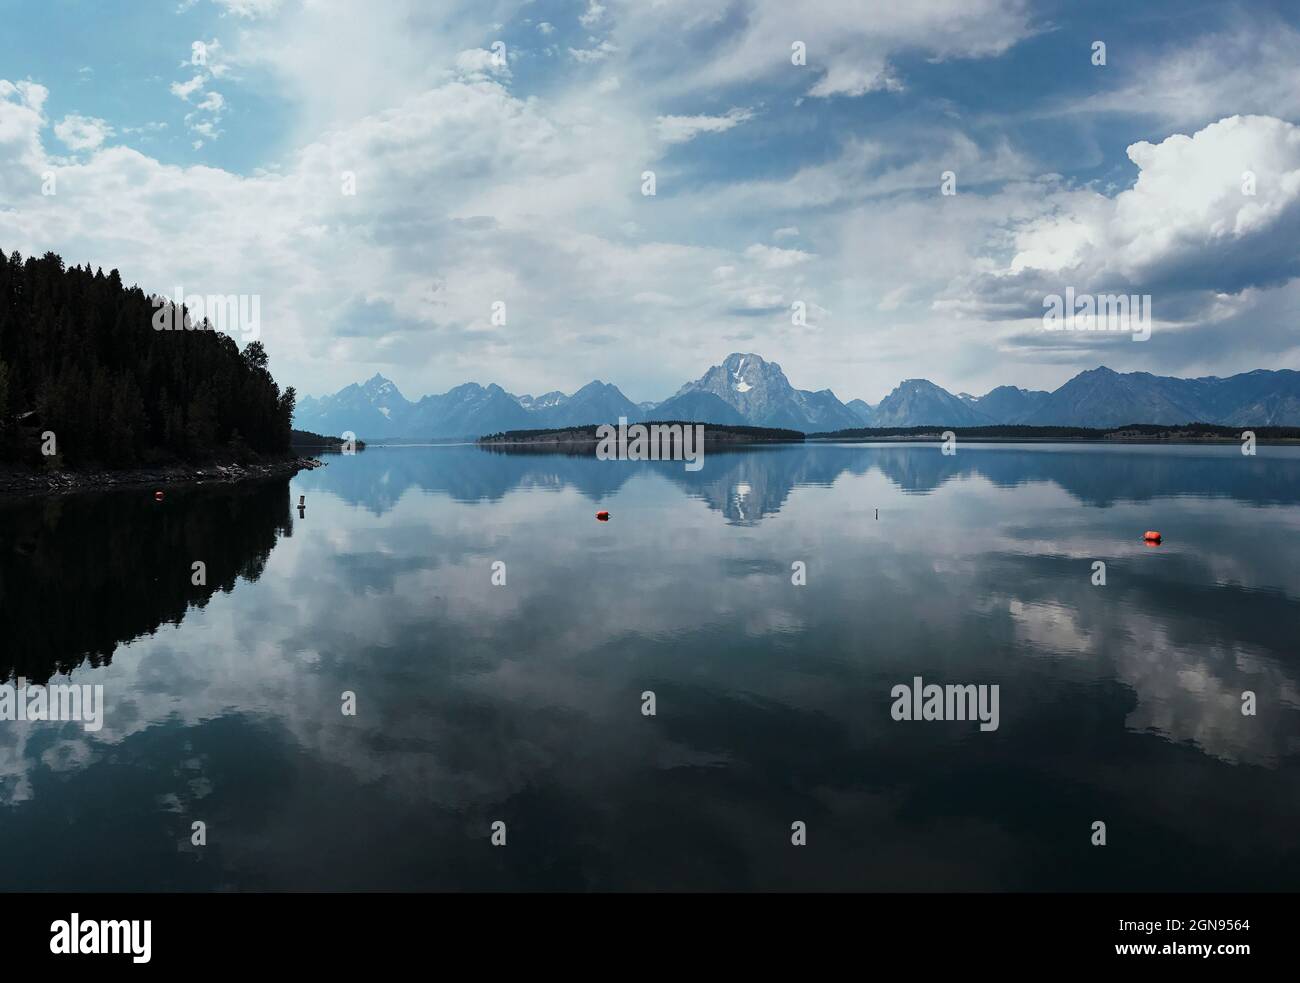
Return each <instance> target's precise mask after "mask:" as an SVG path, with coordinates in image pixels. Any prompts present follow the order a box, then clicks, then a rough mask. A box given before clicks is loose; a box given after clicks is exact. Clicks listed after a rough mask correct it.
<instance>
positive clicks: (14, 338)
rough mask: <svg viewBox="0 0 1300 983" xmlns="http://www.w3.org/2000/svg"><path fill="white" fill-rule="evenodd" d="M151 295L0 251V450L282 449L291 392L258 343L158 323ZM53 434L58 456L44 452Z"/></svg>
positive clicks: (26, 456) (3, 453)
mask: <svg viewBox="0 0 1300 983" xmlns="http://www.w3.org/2000/svg"><path fill="white" fill-rule="evenodd" d="M158 310H159V306H158V305H157V304H155V298H154V297H153V296H152V295H150V294H146V293H145V292H144V291H143V290H141V289H140V288H139V287H130V288H127V287H124V286H123V285H122V280H121V277H120V276H119V275H118V272H117V270H113V271H112V272H110V273H107V274H105V273H104V272H103V270H102V269H101V270H97V271H95V272H93V273H92V272H91V270H90V269H89V267H86V268H84V269H83V268H82V267H79V266H73V267H71V268H65V266H64V264H63V260H62V259H61V258H60V257H59V256H56V255H55V254H54V253H46V254H45V255H44V256H42V257H41V258H40V259H23V257H22V256H21V255H19V253H17V252H13V253H11V254H9V255H8V256H5V254H4V253H3V252H0V459H3V460H5V461H10V462H23V463H28V464H32V465H41V464H46V465H48V464H49V463H51V462H53V463H55V464H57V465H59V466H72V467H78V466H87V465H101V466H102V465H108V466H129V465H132V464H137V463H140V464H153V463H160V462H167V461H177V460H186V461H191V460H203V459H207V458H214V457H225V456H233V457H246V456H249V455H250V454H281V453H284V452H286V451H287V450H288V448H289V432H290V421H291V420H292V418H293V407H294V399H295V394H294V390H293V389H292V388H289V389H286V390H285V391H284V392H283V393H282V392H280V388H279V386H277V385H276V383H275V380H274V379H272V378H271V374H270V372H268V371H267V368H266V364H267V355H266V351H265V349H264V348H263V346H262V344H261V342H259V341H251V342H250V343H249V344H248V345H247V346H246V347H245V348H244V350H243V351H242V352H241V351H240V349H239V346H238V345H237V344H236V342H235V340H234V338H232V337H231V336H230V335H228V334H225V333H223V332H220V331H215V330H211V329H205V327H204V326H205V325H206V323H207V322H203V323H202V324H200V325H198V326H196V328H195V329H194V330H163V331H160V330H156V329H155V327H154V315H155V312H157V311H158ZM46 433H53V434H54V441H53V446H54V447H55V449H56V450H57V454H56V455H54V456H53V457H51V456H50V455H43V454H42V453H41V449H42V446H43V445H45V446H46V447H48V446H49V443H50V442H49V441H48V440H47V439H46V438H45V437H44V435H45V434H46Z"/></svg>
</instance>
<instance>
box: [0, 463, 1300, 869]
mask: <svg viewBox="0 0 1300 983" xmlns="http://www.w3.org/2000/svg"><path fill="white" fill-rule="evenodd" d="M325 460H327V461H328V466H327V467H325V468H321V469H318V470H316V471H306V472H302V473H300V474H299V475H298V476H297V477H296V478H294V479H292V480H288V481H285V480H280V481H273V482H267V483H262V484H258V485H248V486H236V487H213V488H192V489H173V490H169V491H167V493H166V497H165V500H164V501H163V502H161V503H159V502H155V501H154V500H153V496H152V493H151V491H149V490H145V491H117V492H111V493H103V494H93V495H81V496H74V497H68V498H63V499H51V500H48V501H28V502H18V503H14V502H10V503H6V504H4V505H0V557H2V562H0V613H2V614H3V618H4V624H5V625H6V627H7V629H8V630H7V638H6V644H5V646H4V648H3V650H0V651H2V652H3V654H2V655H0V674H3V675H6V676H7V677H8V679H9V682H10V684H11V685H12V684H15V680H16V677H17V676H20V675H21V676H23V677H24V678H25V679H26V680H28V682H29V683H45V682H53V683H60V682H62V683H68V682H71V683H76V684H85V685H102V686H103V698H104V704H105V711H104V715H103V721H102V728H101V729H99V730H97V731H90V730H88V729H87V728H86V726H85V725H84V724H83V723H81V722H77V721H67V722H51V721H17V720H9V721H4V722H0V839H2V841H3V842H4V843H5V844H6V848H7V849H6V863H5V864H4V866H3V868H2V869H0V888H3V889H5V890H54V889H60V890H146V889H147V890H186V891H189V890H195V891H208V890H222V891H229V890H380V889H389V890H421V889H432V890H443V889H448V890H533V889H546V890H659V889H686V890H697V889H698V890H872V891H876V890H883V891H931V890H980V891H1000V890H1012V891H1026V890H1028V891H1038V890H1068V889H1079V890H1109V889H1115V890H1175V891H1178V890H1205V891H1224V890H1255V889H1264V890H1270V889H1279V890H1280V889H1294V888H1295V887H1296V886H1297V884H1300V835H1298V833H1297V831H1298V830H1300V654H1298V648H1300V646H1298V645H1297V639H1298V638H1300V631H1297V627H1298V626H1300V509H1297V504H1300V450H1297V449H1295V448H1278V447H1260V448H1259V449H1258V453H1257V455H1256V456H1253V457H1247V456H1243V455H1242V454H1241V452H1240V450H1239V449H1238V448H1237V447H1236V446H1227V447H1222V446H1185V447H1175V446H1169V447H1144V446H1099V445H1037V444H1034V445H1005V444H1003V445H997V444H987V445H977V444H965V443H964V444H961V445H960V446H959V447H958V449H957V453H956V454H954V455H951V456H946V455H944V454H943V453H942V452H941V449H940V446H939V445H938V444H894V445H888V446H881V445H853V446H849V445H816V446H813V445H808V446H803V445H800V446H793V445H789V446H780V447H758V448H752V449H745V450H733V451H721V450H719V451H714V450H713V449H712V448H710V449H709V451H708V452H707V453H706V455H705V459H704V467H703V469H702V470H700V471H699V472H695V473H692V472H688V471H686V470H685V468H684V467H683V466H682V464H681V463H672V462H627V461H598V460H595V459H594V458H593V457H588V456H585V455H584V456H580V455H565V454H553V453H535V452H508V451H503V450H487V449H480V448H478V447H473V446H459V447H393V448H386V447H370V448H367V449H366V450H364V451H363V452H361V453H359V454H357V455H355V456H330V457H327V458H325ZM299 495H305V496H306V508H305V511H304V513H303V514H302V515H301V516H300V515H299V512H298V509H297V507H296V505H297V502H298V497H299ZM597 509H608V510H609V511H610V513H611V518H610V521H608V522H598V521H596V519H595V517H594V513H595V512H596V510H597ZM877 510H878V511H877ZM1148 529H1154V530H1159V531H1161V532H1162V534H1163V535H1164V541H1163V543H1162V544H1161V545H1160V546H1159V547H1154V548H1153V547H1149V546H1147V545H1145V544H1144V543H1143V538H1142V537H1143V533H1144V531H1146V530H1148ZM1098 561H1100V562H1102V563H1104V564H1105V567H1104V577H1105V583H1104V584H1101V583H1097V582H1095V581H1097V580H1098V578H1099V574H1098V570H1099V568H1097V567H1096V566H1095V564H1096V563H1097V562H1098ZM196 562H201V563H203V564H204V570H205V574H204V577H203V579H204V580H205V582H204V583H199V584H196V583H194V580H195V578H196V574H195V573H194V570H195V568H194V564H195V563H196ZM494 581H495V582H494ZM917 677H920V679H922V680H923V684H924V685H931V684H938V685H940V686H944V685H960V686H965V685H971V686H977V687H992V686H997V687H998V689H997V693H998V718H997V726H996V728H995V729H983V728H981V725H980V722H979V721H977V720H971V719H965V720H962V719H956V720H954V719H939V720H897V719H894V718H895V711H894V709H893V707H894V703H895V700H894V698H893V695H892V694H893V692H894V690H895V687H897V686H899V685H906V686H909V687H910V686H912V685H913V683H914V680H916V679H917ZM985 692H992V691H991V690H986V691H985ZM1247 693H1250V694H1253V697H1243V694H1247ZM345 694H348V695H350V696H351V701H349V699H348V696H347V695H345ZM647 694H652V697H651V696H647ZM651 701H652V704H651ZM345 704H349V706H348V707H347V709H351V710H353V711H354V712H353V713H350V714H349V713H345V712H344V709H345ZM1247 704H1251V706H1250V709H1252V710H1253V711H1254V712H1253V713H1243V707H1244V706H1247ZM650 709H653V715H650V714H649V712H648V711H649V710H650ZM196 822H201V823H203V824H204V825H203V827H202V830H203V833H204V835H205V843H204V844H203V845H196V844H195V843H194V842H193V840H194V837H195V835H196V834H195V833H194V829H195V827H194V825H193V824H194V823H196ZM494 823H501V824H504V826H503V827H497V828H498V830H499V831H501V830H503V835H504V836H505V841H506V842H505V845H504V846H496V845H493V843H492V836H493V824H494ZM1097 823H1104V824H1105V825H1104V835H1105V844H1104V845H1094V840H1096V839H1097V838H1098V833H1097V829H1099V827H1097V826H1095V825H1094V824H1097ZM794 824H803V825H802V833H797V832H795V831H793V830H796V827H795V826H794ZM798 836H802V837H803V838H805V839H806V845H803V846H796V845H794V843H793V842H792V838H796V837H798Z"/></svg>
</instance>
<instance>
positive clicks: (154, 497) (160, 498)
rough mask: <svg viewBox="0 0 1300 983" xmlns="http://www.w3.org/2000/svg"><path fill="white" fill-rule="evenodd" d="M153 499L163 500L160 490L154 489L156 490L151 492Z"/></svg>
mask: <svg viewBox="0 0 1300 983" xmlns="http://www.w3.org/2000/svg"><path fill="white" fill-rule="evenodd" d="M153 500H154V501H155V502H161V501H162V500H163V493H162V492H160V491H156V492H154V493H153Z"/></svg>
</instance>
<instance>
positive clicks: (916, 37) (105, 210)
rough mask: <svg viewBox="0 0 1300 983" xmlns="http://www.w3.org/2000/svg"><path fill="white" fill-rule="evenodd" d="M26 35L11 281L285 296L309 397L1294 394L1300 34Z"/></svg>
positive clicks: (3, 243) (99, 12)
mask: <svg viewBox="0 0 1300 983" xmlns="http://www.w3.org/2000/svg"><path fill="white" fill-rule="evenodd" d="M0 5H2V6H3V11H4V17H5V20H6V28H5V30H4V31H3V32H0V249H3V250H4V251H5V252H6V253H8V252H10V251H11V250H14V249H18V250H20V251H21V252H23V253H24V254H25V255H27V254H31V253H40V252H44V251H45V250H55V251H57V252H59V253H61V254H62V255H63V256H64V258H65V259H66V260H67V262H68V263H69V264H74V263H87V262H88V263H90V264H92V265H94V266H102V267H103V268H104V269H105V270H107V269H109V268H111V267H117V268H118V269H120V270H121V272H122V275H123V277H124V279H125V280H126V281H127V282H128V283H138V284H140V285H141V286H142V287H144V288H145V289H146V290H148V291H151V292H155V293H162V294H168V295H171V294H173V293H174V288H175V287H176V286H178V285H179V286H181V287H182V288H183V289H184V291H185V292H186V293H220V294H245V295H257V296H259V297H260V303H261V317H262V324H261V336H262V340H263V341H264V343H265V344H266V346H267V348H268V350H269V351H270V354H271V368H272V370H273V371H274V373H275V375H276V377H277V378H278V379H279V380H281V382H282V383H284V384H289V385H294V386H296V387H297V388H298V390H299V392H300V393H303V394H308V393H310V394H321V393H324V392H330V391H334V390H336V389H338V388H340V387H342V386H343V385H346V384H348V383H350V382H354V381H359V380H362V379H365V378H367V377H369V376H370V375H372V374H374V373H375V372H382V373H383V374H384V375H386V376H388V377H389V378H391V379H393V380H394V381H395V382H396V383H397V384H398V386H399V387H400V388H401V389H402V390H403V392H404V393H405V394H406V395H407V396H408V397H410V398H417V397H419V396H421V395H423V394H425V393H429V392H442V391H444V390H446V389H448V388H450V387H451V386H453V385H456V384H459V383H462V382H466V381H477V382H481V383H485V384H486V383H488V382H497V383H499V384H501V385H503V386H505V387H506V388H507V389H509V390H511V391H512V392H516V393H526V392H531V393H540V392H544V391H547V390H550V389H557V388H558V389H563V390H565V391H572V390H573V389H576V388H577V387H579V386H581V385H582V384H584V383H586V382H588V381H590V380H591V379H593V378H600V379H603V380H605V381H610V382H615V383H617V384H618V385H619V386H620V387H621V388H622V389H623V391H624V392H625V393H626V394H627V395H628V396H629V397H631V398H632V399H634V400H647V399H662V398H664V397H666V396H668V395H670V394H671V393H672V392H673V391H675V390H676V389H677V387H678V386H680V385H681V384H682V383H683V382H684V381H686V380H687V379H690V378H696V377H698V376H699V375H701V374H702V373H703V372H704V370H705V369H706V368H707V367H708V366H709V365H711V364H715V363H717V362H719V361H720V360H721V359H722V358H723V357H724V356H725V355H726V354H727V353H729V352H732V351H742V352H747V351H752V352H757V353H759V354H761V355H763V356H764V357H766V358H768V359H769V360H772V361H776V362H779V363H780V364H781V365H782V367H783V368H784V369H785V371H786V374H787V375H788V376H789V377H790V379H791V381H792V382H793V383H794V384H795V385H796V386H799V387H801V388H809V389H820V388H824V387H830V388H832V389H834V391H835V393H836V395H838V396H839V397H840V398H841V399H843V400H846V401H847V400H848V399H851V398H859V397H860V398H864V399H867V400H869V401H871V402H875V401H877V400H879V399H880V397H881V396H883V395H884V394H885V393H887V392H888V391H889V390H890V389H891V388H892V387H893V386H894V385H896V384H897V383H898V381H899V380H901V379H904V378H914V377H925V378H929V379H931V380H933V381H934V382H936V383H938V384H940V385H942V386H945V387H946V388H948V389H951V390H952V391H954V392H955V391H962V390H964V391H968V392H972V393H982V392H984V391H986V390H987V389H989V388H991V387H993V386H994V385H998V384H1002V383H1012V384H1017V385H1024V386H1030V387H1034V388H1054V387H1055V386H1057V385H1059V384H1060V383H1061V382H1063V381H1065V380H1066V379H1067V378H1069V377H1070V376H1072V375H1074V374H1075V373H1076V372H1078V371H1080V370H1082V369H1086V368H1093V367H1095V366H1097V365H1099V364H1106V365H1109V366H1110V367H1111V368H1114V369H1117V370H1138V369H1142V370H1148V371H1155V372H1160V373H1167V374H1178V375H1209V374H1216V375H1227V374H1231V373H1233V372H1238V371H1247V370H1250V369H1255V368H1279V367H1290V368H1300V333H1298V332H1297V314H1298V313H1300V283H1297V277H1300V128H1297V126H1296V125H1295V123H1296V122H1297V121H1300V11H1297V8H1296V7H1295V5H1294V4H1293V3H1286V2H1282V0H1279V2H1276V3H1270V2H1261V0H1256V2H1251V3H1249V4H1241V5H1237V4H1232V3H1224V2H1220V0H1213V2H1200V0H1170V2H1164V0H1153V2H1149V3H1143V4H1133V3H1132V2H1131V0H1123V2H1116V3H1110V2H1095V3H1083V4H1081V3H1077V2H1069V0H1052V2H1035V0H908V2H906V3H902V2H898V3H885V2H871V0H856V2H854V0H807V2H801V3H797V4H796V3H791V2H790V0H466V2H461V0H384V2H382V3H376V2H373V0H367V2H363V0H137V2H132V3H114V4H94V3H90V2H86V0H80V2H78V0H44V2H40V3H36V2H18V0H0ZM1098 41H1100V42H1104V44H1105V64H1104V65H1098V64H1094V62H1095V61H1096V60H1098V59H1097V55H1096V54H1095V52H1096V51H1097V49H1096V42H1098ZM196 45H197V46H196ZM799 45H802V49H803V50H804V51H805V52H806V57H805V59H804V60H805V62H806V63H805V64H796V63H795V62H797V61H799V60H800V59H799V58H798V57H797V52H796V47H797V46H799ZM647 172H652V173H653V183H654V191H655V193H654V194H653V195H647V194H644V193H643V190H644V189H645V188H646V186H647V178H646V177H645V175H646V173H647ZM945 172H951V173H952V176H953V177H952V179H951V181H950V182H949V184H950V185H952V184H954V183H955V190H956V193H955V194H951V195H945V194H943V193H942V190H943V188H942V185H943V180H944V178H943V176H944V173H945ZM1245 172H1250V175H1251V177H1250V178H1249V179H1247V178H1245V177H1243V175H1244V174H1245ZM349 175H351V176H352V177H351V178H349ZM51 176H52V177H53V182H51V181H50V177H51ZM352 181H354V183H355V194H349V193H347V192H348V191H350V190H351V183H352ZM51 190H52V191H53V193H52V194H51V193H48V192H50V191H51ZM1251 192H1253V193H1251ZM1067 287H1073V288H1074V289H1075V291H1076V292H1078V293H1095V294H1101V293H1118V292H1131V293H1142V294H1150V295H1151V297H1152V309H1153V313H1154V321H1155V324H1154V327H1153V332H1152V336H1151V339H1150V340H1149V341H1146V342H1135V341H1133V340H1132V339H1131V338H1130V337H1129V336H1128V335H1125V334H1117V335H1111V336H1098V335H1095V334H1091V335H1081V336H1074V335H1071V336H1064V335H1062V334H1060V333H1051V334H1049V333H1047V332H1044V331H1043V330H1042V313H1043V301H1044V297H1045V296H1046V295H1048V294H1052V293H1064V291H1065V289H1066V288H1067ZM498 303H500V304H504V313H505V318H504V320H505V323H504V324H502V323H494V319H493V311H494V304H498ZM796 303H798V304H802V305H804V307H805V309H806V311H807V317H806V323H804V324H796V323H793V322H794V318H792V314H791V309H792V305H793V304H796ZM497 310H501V308H497ZM499 320H500V318H499V317H498V318H497V321H499Z"/></svg>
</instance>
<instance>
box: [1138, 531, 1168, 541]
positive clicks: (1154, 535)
mask: <svg viewBox="0 0 1300 983" xmlns="http://www.w3.org/2000/svg"><path fill="white" fill-rule="evenodd" d="M1142 538H1143V539H1145V540H1146V541H1147V542H1148V543H1152V544H1154V545H1159V544H1160V541H1161V539H1163V538H1164V537H1163V536H1161V535H1160V533H1158V532H1156V531H1155V530H1153V529H1148V530H1147V531H1146V532H1144V533H1143V534H1142Z"/></svg>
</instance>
